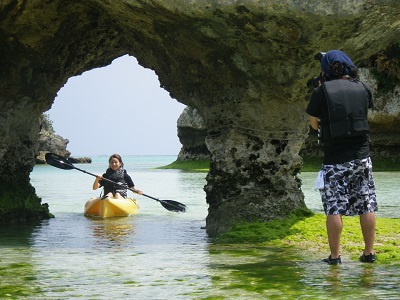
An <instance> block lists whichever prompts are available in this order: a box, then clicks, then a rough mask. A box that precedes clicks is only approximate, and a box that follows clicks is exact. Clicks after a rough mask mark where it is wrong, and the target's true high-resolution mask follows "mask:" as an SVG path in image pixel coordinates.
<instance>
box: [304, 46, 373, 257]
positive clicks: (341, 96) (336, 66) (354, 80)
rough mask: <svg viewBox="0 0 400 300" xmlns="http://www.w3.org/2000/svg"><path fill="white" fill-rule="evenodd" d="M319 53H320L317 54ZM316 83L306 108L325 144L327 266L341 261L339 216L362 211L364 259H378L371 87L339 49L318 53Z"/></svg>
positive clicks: (323, 199) (324, 191) (311, 121)
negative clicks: (372, 154)
mask: <svg viewBox="0 0 400 300" xmlns="http://www.w3.org/2000/svg"><path fill="white" fill-rule="evenodd" d="M316 57H318V56H316ZM318 58H319V59H320V60H321V67H322V76H321V78H320V81H321V82H320V83H321V84H320V86H318V87H316V88H315V89H314V90H313V92H312V94H311V99H310V103H309V104H308V107H307V110H306V112H307V113H308V114H309V115H310V124H311V127H312V128H313V129H315V130H318V129H319V130H320V133H321V134H320V137H319V139H320V142H321V143H322V145H323V151H324V159H323V165H322V169H321V172H322V175H323V182H324V184H323V188H322V189H320V193H321V198H322V203H323V208H324V211H325V214H326V216H327V218H326V229H327V232H328V242H329V247H330V251H331V253H330V255H329V257H328V258H326V259H324V260H323V261H324V262H327V263H328V264H330V265H338V264H341V263H342V262H341V258H340V235H341V232H342V228H343V222H342V216H343V215H345V216H354V215H359V216H360V224H361V230H362V234H363V237H364V243H365V248H364V251H363V254H362V255H361V256H360V261H362V262H374V261H375V260H376V256H375V252H374V249H373V245H374V238H375V211H377V210H378V206H377V202H376V195H375V183H374V178H373V175H372V163H371V159H370V148H369V143H370V139H369V133H370V131H369V126H368V108H371V107H373V99H372V91H371V89H370V87H369V86H368V85H366V84H365V83H362V82H361V81H359V79H358V74H357V68H356V67H355V65H354V64H353V62H352V61H351V60H350V58H349V57H348V56H347V55H346V53H344V52H343V51H340V50H331V51H329V52H327V53H321V54H320V56H319V57H318Z"/></svg>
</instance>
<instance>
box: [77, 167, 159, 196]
mask: <svg viewBox="0 0 400 300" xmlns="http://www.w3.org/2000/svg"><path fill="white" fill-rule="evenodd" d="M71 166H72V167H73V168H74V169H76V170H78V171H81V172H83V173H86V174H89V175H92V176H94V177H97V175H95V174H93V173H90V172H88V171H85V170H82V169H79V168H77V167H75V166H74V165H72V164H71ZM102 180H104V181H108V182H110V183H113V184H115V185H118V186H119V187H122V188H126V186H124V185H122V184H119V183H118V182H115V181H112V180H110V179H108V178H104V177H102ZM128 190H130V191H132V192H134V193H137V194H138V192H137V191H136V190H135V189H132V188H128ZM142 195H143V196H145V197H149V198H151V199H153V200H157V201H160V200H159V199H157V198H154V197H151V196H149V195H146V194H142Z"/></svg>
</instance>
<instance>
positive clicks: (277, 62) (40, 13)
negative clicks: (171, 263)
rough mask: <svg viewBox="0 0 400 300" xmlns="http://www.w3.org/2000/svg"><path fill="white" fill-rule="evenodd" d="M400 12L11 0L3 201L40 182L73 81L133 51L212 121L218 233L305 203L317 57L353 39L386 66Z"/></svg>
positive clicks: (394, 8)
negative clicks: (42, 140) (58, 107)
mask: <svg viewBox="0 0 400 300" xmlns="http://www.w3.org/2000/svg"><path fill="white" fill-rule="evenodd" d="M398 12H399V3H398V1H383V0H382V1H367V0H364V1H362V0H358V1H355V0H354V1H351V0H348V1H332V0H322V1H297V0H287V1H277V0H270V1H255V0H245V1H240V4H238V2H237V1H233V0H224V1H222V0H208V1H186V0H178V1H176V0H174V1H168V0H154V1H141V0H130V1H100V0H89V1H61V0H59V1H57V0H56V1H51V2H43V1H39V0H30V1H16V0H5V1H2V2H1V3H0V41H1V43H0V54H1V60H0V61H1V68H0V91H1V92H0V104H1V108H2V110H1V111H0V125H1V126H0V138H1V143H0V165H1V167H0V182H1V192H0V199H2V198H3V195H4V193H5V192H7V193H8V192H10V191H11V189H10V183H11V182H12V181H13V180H17V181H18V182H19V184H21V183H22V184H23V185H24V186H26V187H27V188H29V187H30V183H29V173H30V171H31V170H32V167H33V165H34V157H35V150H36V146H37V140H38V133H39V124H38V118H39V116H40V114H41V113H42V112H44V111H46V110H48V109H49V108H50V106H51V104H52V102H53V100H54V98H55V95H56V93H57V91H58V90H59V89H60V88H61V87H62V85H63V84H65V82H66V81H67V79H68V78H69V77H71V76H75V75H79V74H81V73H82V72H84V71H86V70H90V69H93V68H95V67H100V66H105V65H107V64H109V63H110V62H111V61H112V60H113V59H115V58H117V57H119V56H122V55H125V54H129V55H132V56H135V57H136V58H137V59H138V61H139V63H140V64H141V65H142V66H144V67H146V68H151V69H153V70H155V72H156V73H157V75H158V76H159V80H160V83H161V86H162V87H163V88H165V89H166V90H168V91H169V92H170V94H171V95H172V96H173V97H174V98H176V99H177V100H178V101H180V102H182V103H184V104H186V105H188V106H190V107H192V108H195V109H196V110H197V111H198V113H199V114H200V115H201V116H202V118H203V120H204V126H205V128H206V130H207V132H208V136H207V140H206V144H207V147H208V150H209V151H210V153H211V157H212V158H211V161H212V163H211V170H210V173H209V174H208V176H207V186H206V187H205V190H206V192H207V202H208V203H209V205H210V208H209V215H208V217H207V232H208V233H209V234H210V235H215V234H218V233H220V232H224V231H226V230H229V229H230V228H231V226H232V224H234V223H235V222H237V221H241V220H261V221H265V220H269V219H272V218H276V217H280V216H284V215H287V214H288V213H289V212H290V211H292V210H296V209H298V208H304V206H305V205H304V201H303V193H302V192H301V189H300V182H299V180H298V178H297V176H296V175H297V173H298V170H299V169H300V166H301V158H300V157H299V155H298V153H299V150H300V149H301V147H302V145H303V143H304V139H305V137H306V136H307V132H308V126H307V116H306V115H305V113H304V110H305V107H306V104H307V101H305V98H307V97H308V96H307V89H306V87H305V83H306V82H307V80H308V79H309V78H310V77H312V76H314V75H317V74H318V73H319V66H318V64H317V63H315V62H314V61H313V60H312V57H313V55H314V54H315V53H316V52H318V51H321V50H328V49H334V48H340V49H343V50H345V51H346V52H347V53H348V54H349V55H350V56H351V57H352V59H353V61H354V62H355V63H357V64H358V65H360V64H361V65H362V64H364V65H372V63H373V62H372V61H371V58H373V57H375V56H376V55H377V54H378V53H379V52H380V51H381V50H383V49H386V48H388V47H390V46H391V45H392V44H394V43H396V42H397V41H398V32H399V28H400V24H399V22H398ZM378 37H379V38H378ZM390 122H392V123H390V124H395V122H397V120H396V121H395V120H390ZM390 124H387V126H390ZM396 124H397V123H396ZM397 128H398V127H397ZM395 131H396V130H395ZM25 194H26V195H27V194H29V192H26V193H25ZM25 194H24V193H22V194H21V195H22V196H20V197H19V199H18V201H20V203H21V205H22V203H23V201H24V199H23V198H24V195H25ZM26 195H25V196H26Z"/></svg>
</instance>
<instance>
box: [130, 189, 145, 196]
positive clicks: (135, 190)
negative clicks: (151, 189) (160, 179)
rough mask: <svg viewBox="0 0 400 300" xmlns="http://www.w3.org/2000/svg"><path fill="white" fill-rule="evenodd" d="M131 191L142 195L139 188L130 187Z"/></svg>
mask: <svg viewBox="0 0 400 300" xmlns="http://www.w3.org/2000/svg"><path fill="white" fill-rule="evenodd" d="M131 191H132V192H134V193H136V194H139V195H143V192H142V191H141V190H137V189H135V188H131Z"/></svg>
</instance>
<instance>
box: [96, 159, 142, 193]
mask: <svg viewBox="0 0 400 300" xmlns="http://www.w3.org/2000/svg"><path fill="white" fill-rule="evenodd" d="M108 163H109V167H108V169H107V170H106V172H105V173H104V174H103V175H98V176H96V179H95V181H94V182H93V190H97V189H98V188H99V187H104V197H115V198H126V197H127V189H128V188H129V189H130V190H131V191H133V192H135V193H138V194H139V195H142V194H143V192H142V191H141V190H136V189H135V184H134V183H133V181H132V178H131V177H130V176H129V175H128V173H127V172H126V170H125V169H124V168H123V167H124V163H123V162H122V157H121V156H120V155H119V154H113V155H111V156H110V158H109V160H108ZM107 179H108V180H111V181H113V182H110V181H108V180H107ZM115 183H117V184H115Z"/></svg>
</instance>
